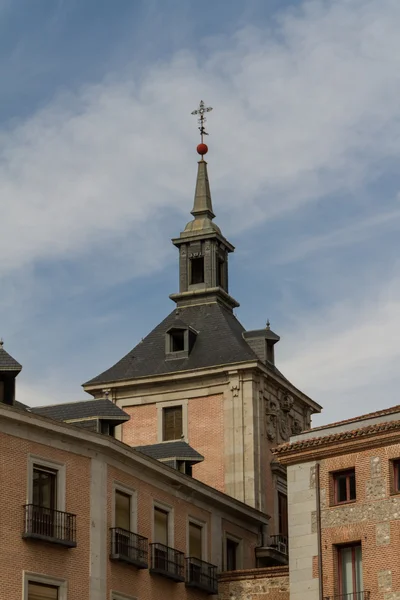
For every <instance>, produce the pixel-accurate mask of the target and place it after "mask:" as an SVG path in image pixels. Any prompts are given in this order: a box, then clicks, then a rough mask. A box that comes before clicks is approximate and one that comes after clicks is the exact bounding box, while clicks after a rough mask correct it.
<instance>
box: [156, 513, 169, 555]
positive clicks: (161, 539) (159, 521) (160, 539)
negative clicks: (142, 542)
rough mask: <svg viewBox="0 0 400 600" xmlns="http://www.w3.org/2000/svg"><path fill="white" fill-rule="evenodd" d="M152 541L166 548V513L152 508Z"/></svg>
mask: <svg viewBox="0 0 400 600" xmlns="http://www.w3.org/2000/svg"><path fill="white" fill-rule="evenodd" d="M154 541H155V542H156V543H157V544H164V546H168V512H167V511H166V510H162V509H161V508H157V507H155V508H154Z"/></svg>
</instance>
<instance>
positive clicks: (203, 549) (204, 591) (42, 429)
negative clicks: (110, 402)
mask: <svg viewBox="0 0 400 600" xmlns="http://www.w3.org/2000/svg"><path fill="white" fill-rule="evenodd" d="M0 456H1V461H0V481H1V488H0V494H1V502H2V511H1V517H0V524H1V525H0V527H1V537H2V543H1V546H0V558H1V563H2V573H1V576H0V598H4V599H7V600H21V598H22V599H23V600H82V598H84V599H85V600H133V599H140V600H147V599H149V600H150V599H154V598H161V597H165V598H172V599H177V600H178V599H179V600H180V599H186V598H187V599H193V600H195V599H200V598H205V597H206V596H208V595H216V594H217V593H218V575H219V574H220V573H221V572H225V571H236V570H239V569H244V570H248V569H250V570H251V569H254V568H255V567H256V548H257V547H258V546H259V545H260V539H261V532H262V530H263V528H265V527H266V525H267V523H268V517H267V516H266V515H264V514H263V513H260V512H259V511H257V510H255V509H253V508H252V507H249V506H247V505H245V504H243V503H241V502H239V501H237V500H235V499H233V498H230V497H229V496H226V495H225V494H222V493H221V492H218V491H217V490H214V489H213V488H210V487H208V486H206V485H205V484H203V483H201V482H199V481H197V480H195V479H193V478H191V477H189V476H187V475H185V474H182V473H180V472H178V471H177V470H176V469H172V468H170V467H168V466H166V465H164V464H162V463H160V462H159V461H157V460H155V459H152V458H149V457H148V456H145V455H143V454H141V453H140V452H137V451H135V450H134V449H132V448H129V447H128V446H126V445H125V444H122V443H121V442H119V441H117V440H115V439H113V438H112V437H110V436H106V435H102V434H99V433H93V432H91V431H85V430H83V429H82V428H78V427H75V426H73V425H69V424H65V423H59V422H56V421H54V420H52V419H50V418H46V417H42V416H38V415H35V414H33V413H30V412H28V411H21V410H18V409H16V408H14V407H12V406H5V405H0Z"/></svg>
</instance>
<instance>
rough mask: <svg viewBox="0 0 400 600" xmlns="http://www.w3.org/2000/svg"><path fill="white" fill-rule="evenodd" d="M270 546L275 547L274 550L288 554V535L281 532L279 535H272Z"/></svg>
mask: <svg viewBox="0 0 400 600" xmlns="http://www.w3.org/2000/svg"><path fill="white" fill-rule="evenodd" d="M268 546H269V547H270V548H273V549H274V550H278V552H281V553H282V554H285V555H287V554H288V537H287V535H281V534H280V533H279V534H277V535H271V536H270V537H269V543H268Z"/></svg>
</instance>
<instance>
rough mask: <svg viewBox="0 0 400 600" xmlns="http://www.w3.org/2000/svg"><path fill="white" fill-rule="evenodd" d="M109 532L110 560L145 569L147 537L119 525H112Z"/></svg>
mask: <svg viewBox="0 0 400 600" xmlns="http://www.w3.org/2000/svg"><path fill="white" fill-rule="evenodd" d="M110 532H111V553H110V558H111V560H119V561H121V562H124V563H127V564H129V565H134V566H135V567H137V568H138V569H147V566H148V565H147V556H148V551H147V546H148V545H147V538H145V537H143V536H141V535H138V534H137V533H133V532H132V531H127V530H126V529H121V528H120V527H113V528H112V529H110Z"/></svg>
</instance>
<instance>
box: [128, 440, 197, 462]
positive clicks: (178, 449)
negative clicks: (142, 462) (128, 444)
mask: <svg viewBox="0 0 400 600" xmlns="http://www.w3.org/2000/svg"><path fill="white" fill-rule="evenodd" d="M135 450H138V451H139V452H141V453H142V454H146V455H147V456H151V458H156V459H157V460H162V459H165V458H178V459H181V460H183V459H186V460H188V461H193V462H201V461H203V460H204V456H202V455H201V454H199V453H198V452H197V451H196V450H195V449H194V448H192V447H191V446H189V444H187V443H186V442H183V441H180V440H178V441H172V442H162V443H161V444H151V445H150V446H136V448H135Z"/></svg>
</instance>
